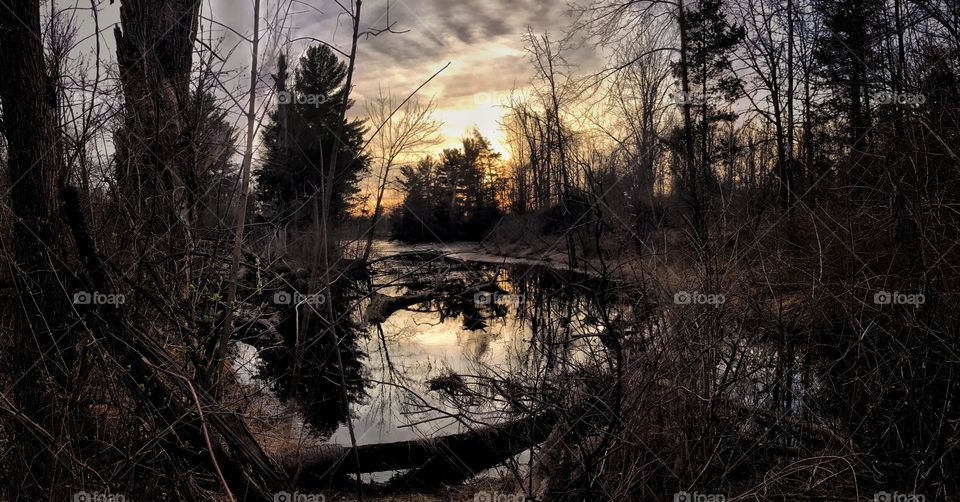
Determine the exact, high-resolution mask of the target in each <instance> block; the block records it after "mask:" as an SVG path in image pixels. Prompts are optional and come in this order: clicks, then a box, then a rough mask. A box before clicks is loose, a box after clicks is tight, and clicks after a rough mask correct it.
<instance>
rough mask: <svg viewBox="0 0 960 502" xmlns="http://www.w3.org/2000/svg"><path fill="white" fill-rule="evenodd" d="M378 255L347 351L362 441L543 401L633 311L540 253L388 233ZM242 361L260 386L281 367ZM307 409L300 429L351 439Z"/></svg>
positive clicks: (416, 433) (491, 420) (426, 434)
mask: <svg viewBox="0 0 960 502" xmlns="http://www.w3.org/2000/svg"><path fill="white" fill-rule="evenodd" d="M375 256H376V261H375V262H374V264H373V265H372V267H371V269H370V271H369V277H368V278H367V280H366V281H362V282H358V283H357V284H355V287H356V288H357V289H359V290H365V291H361V294H358V295H357V296H360V297H364V296H367V295H368V294H369V293H370V292H373V293H375V294H374V295H373V296H374V297H378V298H375V299H374V300H370V299H364V300H361V301H360V302H359V305H358V308H357V309H356V311H357V312H356V313H355V314H354V315H353V322H354V323H355V326H356V330H357V332H358V333H359V335H358V336H357V337H356V339H355V342H354V343H355V349H354V350H351V351H344V356H345V357H351V356H352V355H353V354H362V355H361V357H359V358H357V359H358V361H357V362H358V363H359V364H360V368H361V369H360V375H361V376H362V379H363V381H364V392H363V394H362V395H360V396H357V398H356V399H351V403H350V414H351V416H352V426H353V430H354V435H355V438H356V442H357V444H359V445H363V444H374V443H385V442H395V441H405V440H411V439H420V438H431V437H437V436H442V435H448V434H453V433H457V432H462V431H465V430H467V429H468V428H470V427H476V426H478V425H480V424H495V423H498V422H501V421H503V420H506V419H509V418H511V417H515V416H517V415H518V414H519V413H522V412H524V411H528V410H530V409H533V408H535V407H537V406H541V405H542V404H543V403H537V402H536V400H537V392H536V387H537V385H539V384H541V383H542V382H545V381H547V380H548V379H550V377H551V375H555V374H557V373H560V372H564V371H569V369H570V368H572V367H578V366H584V365H586V366H590V365H603V364H604V361H603V360H602V359H603V357H599V356H598V355H602V354H604V353H605V350H604V347H603V346H602V344H601V343H600V341H599V338H600V337H598V336H597V335H599V334H600V332H601V331H602V329H601V324H603V323H601V320H602V319H606V320H607V321H608V322H609V321H610V320H611V318H614V319H616V318H618V317H619V316H620V315H622V314H623V313H624V312H625V311H626V310H628V309H627V308H626V307H623V306H618V305H616V304H615V302H611V301H610V300H611V299H610V298H609V297H610V295H608V294H607V292H608V290H609V289H610V288H609V287H608V285H606V286H605V285H604V284H603V283H601V282H600V281H599V280H598V279H596V278H594V277H590V276H589V275H587V274H584V273H582V272H580V271H577V270H558V269H556V268H551V267H546V266H544V265H542V264H539V263H537V262H535V261H533V260H518V259H508V258H503V257H496V256H491V255H486V254H482V253H477V252H475V251H472V250H470V249H469V248H468V247H466V246H464V247H463V248H458V247H457V246H446V247H444V248H442V249H436V248H429V247H424V246H400V245H395V244H391V243H385V242H378V243H377V246H376V247H375ZM364 293H366V294H367V295H365V294H364ZM380 295H382V296H380ZM398 298H409V299H410V300H409V302H407V303H410V304H409V305H406V306H405V307H404V308H396V309H393V308H386V309H384V308H381V309H380V311H379V312H382V314H383V315H381V316H379V317H380V318H377V319H374V320H373V321H371V322H366V321H365V320H364V318H363V313H364V312H367V313H368V314H369V312H370V311H371V310H372V309H371V304H372V303H373V302H377V301H379V302H380V305H381V307H382V306H383V305H384V304H385V303H389V301H388V300H389V299H398ZM384 310H386V312H383V311H384ZM236 364H237V366H238V368H239V370H240V376H241V380H242V381H244V382H245V383H247V384H250V385H253V382H254V381H255V378H254V377H255V376H256V375H257V374H259V375H260V376H261V377H263V376H264V374H266V375H271V376H274V377H275V376H276V375H277V374H278V372H277V371H260V370H263V369H264V366H265V365H264V364H263V363H262V361H259V362H258V357H257V351H255V350H253V349H251V348H249V347H247V348H246V349H245V350H244V351H241V353H240V355H239V357H238V361H237V363H236ZM254 368H258V369H254ZM304 371H305V372H307V368H305V370H304ZM305 399H309V394H307V395H301V400H305ZM308 410H309V408H308ZM301 411H303V410H301ZM306 413H308V414H309V413H310V412H309V411H306ZM302 418H303V417H301V420H298V421H297V422H296V423H295V424H294V431H293V434H294V435H300V436H310V439H313V440H317V441H325V442H328V443H335V444H341V445H347V446H348V445H350V444H351V440H350V434H349V430H348V427H347V425H346V420H344V417H343V416H342V415H341V416H338V417H337V421H336V424H331V425H334V427H330V428H329V429H325V427H323V426H322V425H321V426H319V427H318V426H317V423H318V422H319V423H321V424H323V421H322V420H320V421H318V420H310V419H309V418H310V417H307V419H306V420H302ZM304 422H308V423H310V424H311V425H312V426H310V427H305V428H304V427H303V423H304Z"/></svg>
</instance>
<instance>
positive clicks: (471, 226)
mask: <svg viewBox="0 0 960 502" xmlns="http://www.w3.org/2000/svg"><path fill="white" fill-rule="evenodd" d="M500 157H501V154H500V153H498V152H495V151H493V149H492V148H491V147H490V142H489V141H488V140H487V139H486V138H484V137H483V136H482V135H481V134H480V133H479V132H478V131H474V133H473V135H472V136H469V137H466V138H463V147H462V148H452V149H446V150H444V151H443V153H442V154H441V155H440V157H439V159H435V158H433V157H425V158H423V159H422V160H420V161H419V162H417V163H416V165H414V166H402V167H401V168H400V177H399V180H398V183H399V185H400V188H401V190H402V193H403V194H404V198H403V203H402V204H401V205H400V207H399V208H397V209H396V210H395V211H394V213H393V215H392V221H391V227H392V229H393V234H394V236H395V237H396V238H399V239H401V240H404V241H408V242H423V241H451V240H483V238H484V237H486V236H487V235H488V234H489V232H490V231H491V230H492V229H493V228H494V227H495V226H496V225H497V224H498V223H499V222H500V219H501V218H502V217H503V211H502V209H501V208H502V207H503V204H504V202H505V201H506V198H505V197H506V194H507V192H506V188H507V179H506V177H504V176H503V174H502V173H501V170H502V161H501V158H500Z"/></svg>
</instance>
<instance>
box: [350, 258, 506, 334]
mask: <svg viewBox="0 0 960 502" xmlns="http://www.w3.org/2000/svg"><path fill="white" fill-rule="evenodd" d="M502 271H503V269H501V268H498V269H497V271H496V273H495V274H494V276H493V279H491V280H489V281H487V282H484V283H482V284H477V285H474V286H471V287H468V288H464V289H462V290H459V291H458V292H457V294H458V295H460V296H463V297H470V296H473V295H474V294H475V293H478V292H481V291H488V290H491V289H496V288H497V280H498V279H499V277H500V273H501V272H502ZM449 292H450V288H449V286H446V285H443V284H435V285H434V286H433V287H431V288H429V289H426V290H422V291H416V292H412V293H409V294H406V295H402V296H388V295H384V294H381V293H372V294H371V295H370V304H369V305H368V306H367V308H366V310H365V311H364V313H363V320H364V321H365V322H367V323H381V322H384V321H386V320H387V319H388V318H389V317H390V316H391V315H393V314H394V313H396V312H397V311H399V310H403V309H405V308H407V307H410V306H412V305H416V304H418V303H423V302H425V301H428V300H430V299H431V298H434V297H436V296H437V295H440V294H443V293H449Z"/></svg>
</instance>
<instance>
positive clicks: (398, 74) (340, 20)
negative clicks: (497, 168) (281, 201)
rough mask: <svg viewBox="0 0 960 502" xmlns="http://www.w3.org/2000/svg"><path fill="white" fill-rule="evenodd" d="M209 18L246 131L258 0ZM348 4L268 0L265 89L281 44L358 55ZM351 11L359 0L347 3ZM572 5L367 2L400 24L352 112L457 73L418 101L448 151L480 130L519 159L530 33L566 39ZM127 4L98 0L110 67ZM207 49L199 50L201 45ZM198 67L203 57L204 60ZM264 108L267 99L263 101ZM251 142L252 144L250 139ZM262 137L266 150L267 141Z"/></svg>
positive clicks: (68, 7)
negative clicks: (511, 132)
mask: <svg viewBox="0 0 960 502" xmlns="http://www.w3.org/2000/svg"><path fill="white" fill-rule="evenodd" d="M54 1H55V2H56V6H57V7H58V8H60V9H63V10H64V11H65V12H67V13H68V15H71V16H73V19H74V22H75V23H76V24H77V25H78V26H79V30H78V36H77V38H78V39H79V40H80V43H79V44H78V46H77V48H76V50H75V52H77V53H79V54H81V55H82V54H86V55H87V57H88V58H89V56H90V55H92V54H93V53H94V48H95V46H96V44H95V40H96V39H95V38H94V37H92V34H93V26H94V23H93V22H92V15H91V11H90V9H89V4H88V3H85V2H81V0H70V1H63V0H54ZM202 1H203V4H202V8H201V15H202V16H203V24H204V30H203V32H202V33H201V35H200V36H201V37H202V38H203V39H204V42H210V44H209V45H211V46H213V47H215V48H216V51H217V53H218V55H219V57H221V58H222V59H223V60H224V61H225V62H224V63H223V70H224V75H223V76H222V79H223V83H224V87H225V88H226V89H228V90H230V91H231V93H232V94H233V95H234V96H236V97H237V100H238V101H230V100H224V104H225V105H226V106H232V108H235V109H230V110H229V111H230V113H231V116H232V117H233V119H234V120H233V121H234V123H235V125H236V126H237V127H238V130H240V131H241V136H242V132H243V131H244V130H245V127H244V125H243V123H242V122H243V117H242V113H243V112H244V111H245V110H244V109H243V108H242V107H241V106H234V105H235V104H236V103H238V102H239V103H240V104H242V105H245V103H246V99H245V96H246V93H247V92H248V87H249V65H250V50H251V47H250V44H249V42H248V41H244V40H243V38H242V37H241V34H242V35H243V36H245V37H250V36H251V35H252V33H253V0H202ZM337 1H338V0H261V20H262V21H261V34H262V37H268V38H269V37H271V34H273V37H274V38H273V43H271V40H269V39H264V40H263V41H262V45H261V71H260V82H261V85H260V88H261V89H260V90H261V93H262V95H265V93H266V92H267V91H268V88H269V86H270V83H271V82H272V80H271V79H270V78H269V75H270V74H271V73H272V72H273V71H275V68H276V58H277V56H278V54H279V53H280V50H281V49H280V48H279V46H280V45H283V46H284V47H285V48H286V51H287V53H288V55H289V56H290V57H291V59H296V58H297V57H298V56H299V55H300V54H302V53H303V51H304V50H305V48H306V47H307V46H308V45H309V44H311V43H314V42H310V41H308V40H301V41H294V42H291V43H287V44H279V43H278V42H281V41H283V40H287V39H289V40H296V39H297V38H300V37H313V38H316V39H320V40H323V41H324V42H327V43H330V44H333V45H334V46H336V47H338V48H340V49H341V50H343V51H345V52H348V51H349V45H350V29H351V26H350V19H349V18H348V16H346V15H344V14H343V12H342V10H341V8H340V7H339V6H338V5H337ZM340 1H341V3H343V2H345V3H348V4H349V0H340ZM567 2H568V0H365V1H364V2H363V15H362V16H361V17H362V20H363V22H362V30H368V29H382V28H385V27H386V26H388V25H389V26H391V27H392V29H393V32H389V33H382V34H380V35H379V36H376V37H365V38H363V39H362V40H361V41H360V44H359V53H358V58H357V67H356V72H355V78H354V90H353V94H352V97H353V98H354V100H355V102H356V105H355V107H354V109H353V110H352V111H351V115H352V116H355V117H359V116H362V114H363V110H364V101H365V100H366V99H369V98H375V97H376V96H377V95H378V94H379V93H380V91H381V89H382V90H383V91H384V92H386V93H391V94H393V95H395V96H397V97H398V98H399V99H403V98H405V97H407V96H408V95H410V94H411V93H412V92H414V91H415V90H416V89H417V87H419V86H420V85H421V84H423V83H424V82H425V81H426V80H427V79H428V78H429V77H430V76H431V75H433V74H434V73H436V72H437V71H439V70H440V69H441V68H444V66H445V65H447V64H448V63H449V66H448V67H447V68H446V69H445V70H444V71H442V72H441V73H440V74H439V75H438V76H437V77H436V78H435V79H433V80H432V81H431V82H430V83H429V84H427V85H426V86H425V87H424V88H423V89H422V90H421V91H420V92H419V94H418V95H417V97H418V98H420V99H422V100H426V99H433V100H434V102H435V105H436V111H435V114H434V118H435V119H436V120H437V121H438V122H440V123H441V124H442V128H441V135H442V137H441V138H440V139H441V142H440V144H439V145H438V146H437V147H436V148H435V152H434V153H439V152H440V151H441V150H442V149H443V148H450V147H455V146H458V145H459V143H460V139H461V138H462V137H463V136H465V135H467V134H469V133H470V131H471V130H472V129H473V128H474V127H476V128H477V129H479V130H480V132H481V133H482V134H483V135H484V136H486V137H487V138H488V139H490V140H491V143H492V145H493V147H494V148H495V149H496V150H498V151H500V152H501V153H503V154H504V156H505V157H508V156H509V152H508V151H507V149H506V148H504V145H503V144H504V137H503V134H502V133H501V131H500V126H499V124H500V121H501V120H502V117H503V115H504V112H505V110H504V108H503V106H502V105H503V103H505V102H507V101H508V100H509V98H510V96H511V94H512V93H514V92H519V93H524V92H528V90H529V83H530V80H531V78H532V76H533V67H532V65H531V64H530V61H529V55H528V53H527V52H526V50H525V48H524V43H523V36H524V34H525V33H527V31H528V29H531V30H533V31H534V32H535V33H543V32H549V33H550V35H551V37H553V38H558V37H560V36H562V34H563V32H564V31H565V29H566V28H567V27H568V25H569V23H570V14H569V5H568V3H567ZM120 4H121V2H120V1H119V0H115V1H114V0H98V6H99V9H98V17H99V18H98V25H99V28H100V36H99V40H100V45H101V48H100V49H101V59H102V61H101V68H107V67H110V66H112V65H114V64H115V60H116V54H115V51H116V47H115V43H114V36H113V27H114V25H115V24H117V23H118V22H119V19H120ZM283 9H286V10H285V11H284V12H285V13H286V16H285V19H286V21H285V23H284V25H283V27H282V29H278V23H276V22H275V21H274V19H275V18H276V17H277V16H276V13H277V12H278V10H283ZM199 47H200V46H199V45H198V48H199ZM567 59H568V60H569V61H570V62H571V63H573V64H575V65H582V66H584V67H589V66H591V64H593V63H595V62H596V61H597V60H598V59H599V58H598V56H597V55H596V54H595V53H594V50H593V49H592V48H590V47H589V46H583V47H580V48H577V49H575V50H574V51H572V52H571V53H569V54H567ZM195 60H196V57H195ZM263 102H264V101H263V100H261V103H263ZM240 140H241V142H239V143H238V144H242V138H240ZM259 140H260V137H259V134H258V135H257V138H256V143H259Z"/></svg>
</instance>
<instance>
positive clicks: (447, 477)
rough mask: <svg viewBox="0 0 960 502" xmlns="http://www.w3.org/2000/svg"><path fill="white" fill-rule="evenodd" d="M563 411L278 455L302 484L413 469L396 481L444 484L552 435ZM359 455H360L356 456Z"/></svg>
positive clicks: (316, 485) (314, 485) (325, 483)
mask: <svg viewBox="0 0 960 502" xmlns="http://www.w3.org/2000/svg"><path fill="white" fill-rule="evenodd" d="M558 421H559V414H558V413H555V412H552V411H551V412H543V413H540V414H538V415H534V416H531V417H526V418H522V419H518V420H514V421H510V422H505V423H502V424H496V425H487V426H483V427H480V428H477V429H474V430H470V431H467V432H463V433H459V434H451V435H448V436H441V437H438V438H429V439H418V440H412V441H398V442H394V443H380V444H370V445H361V446H357V447H356V448H351V447H348V446H340V445H322V446H318V447H315V448H312V449H309V450H305V451H304V450H301V451H300V452H299V453H298V454H294V455H289V456H285V457H283V458H281V459H279V462H280V464H281V466H282V467H283V469H284V471H285V472H286V473H287V474H288V475H289V476H290V477H291V478H293V479H295V481H294V484H295V485H296V486H298V487H307V488H318V489H319V488H323V487H326V486H329V485H330V484H331V483H334V482H336V481H337V480H338V479H343V478H344V477H346V476H348V475H350V474H354V473H356V472H357V470H358V466H357V462H355V461H353V460H352V459H354V458H357V459H358V461H359V471H360V472H363V473H370V472H384V471H409V472H407V473H405V474H402V475H400V476H398V477H397V478H396V479H395V480H394V483H396V484H398V485H403V486H410V485H414V486H417V485H420V486H439V485H442V484H454V483H458V482H460V481H463V480H465V479H467V478H470V477H471V476H473V475H475V474H477V473H478V472H481V471H483V470H485V469H489V468H491V467H494V466H496V465H497V464H500V463H501V462H503V461H504V460H506V459H508V458H510V457H512V456H514V455H517V454H519V453H521V452H523V451H524V450H526V449H528V448H530V447H532V446H535V445H537V444H539V443H542V442H543V441H545V440H546V439H547V436H548V435H549V434H550V431H551V430H552V429H553V427H554V425H556V424H557V422H558ZM354 455H356V457H354Z"/></svg>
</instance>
